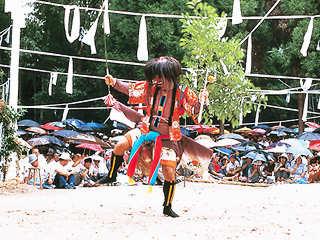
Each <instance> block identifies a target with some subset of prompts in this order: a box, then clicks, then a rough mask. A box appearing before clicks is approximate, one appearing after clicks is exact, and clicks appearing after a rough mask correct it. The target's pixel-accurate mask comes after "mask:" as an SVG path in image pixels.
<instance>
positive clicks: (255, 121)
mask: <svg viewBox="0 0 320 240" xmlns="http://www.w3.org/2000/svg"><path fill="white" fill-rule="evenodd" d="M260 107H261V103H259V104H258V107H257V112H256V117H255V120H254V125H255V126H258V124H259V117H260Z"/></svg>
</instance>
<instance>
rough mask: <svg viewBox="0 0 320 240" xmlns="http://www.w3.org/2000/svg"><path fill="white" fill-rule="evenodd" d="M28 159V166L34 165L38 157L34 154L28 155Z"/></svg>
mask: <svg viewBox="0 0 320 240" xmlns="http://www.w3.org/2000/svg"><path fill="white" fill-rule="evenodd" d="M28 158H29V163H30V164H32V163H34V162H35V161H37V160H38V157H37V156H36V155H35V154H30V155H29V156H28Z"/></svg>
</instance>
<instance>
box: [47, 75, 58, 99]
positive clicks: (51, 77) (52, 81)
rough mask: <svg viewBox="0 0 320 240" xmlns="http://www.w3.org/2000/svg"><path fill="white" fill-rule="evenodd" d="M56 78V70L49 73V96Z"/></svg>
mask: <svg viewBox="0 0 320 240" xmlns="http://www.w3.org/2000/svg"><path fill="white" fill-rule="evenodd" d="M57 79H58V73H57V72H52V73H50V81H49V88H48V94H49V96H51V95H52V85H57Z"/></svg>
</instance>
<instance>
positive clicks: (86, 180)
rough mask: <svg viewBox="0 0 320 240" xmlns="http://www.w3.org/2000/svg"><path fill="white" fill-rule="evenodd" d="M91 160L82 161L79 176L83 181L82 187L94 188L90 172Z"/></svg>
mask: <svg viewBox="0 0 320 240" xmlns="http://www.w3.org/2000/svg"><path fill="white" fill-rule="evenodd" d="M92 162H93V161H92V158H90V157H87V158H85V159H84V160H83V166H84V169H83V170H82V171H81V173H80V176H81V178H82V179H83V186H84V187H95V186H96V184H95V178H94V176H93V171H92Z"/></svg>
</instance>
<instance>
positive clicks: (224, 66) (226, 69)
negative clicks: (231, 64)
mask: <svg viewBox="0 0 320 240" xmlns="http://www.w3.org/2000/svg"><path fill="white" fill-rule="evenodd" d="M220 63H221V66H222V69H223V72H224V75H226V76H228V75H230V72H229V71H228V68H227V66H226V65H225V64H224V62H223V61H222V60H221V59H220Z"/></svg>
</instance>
